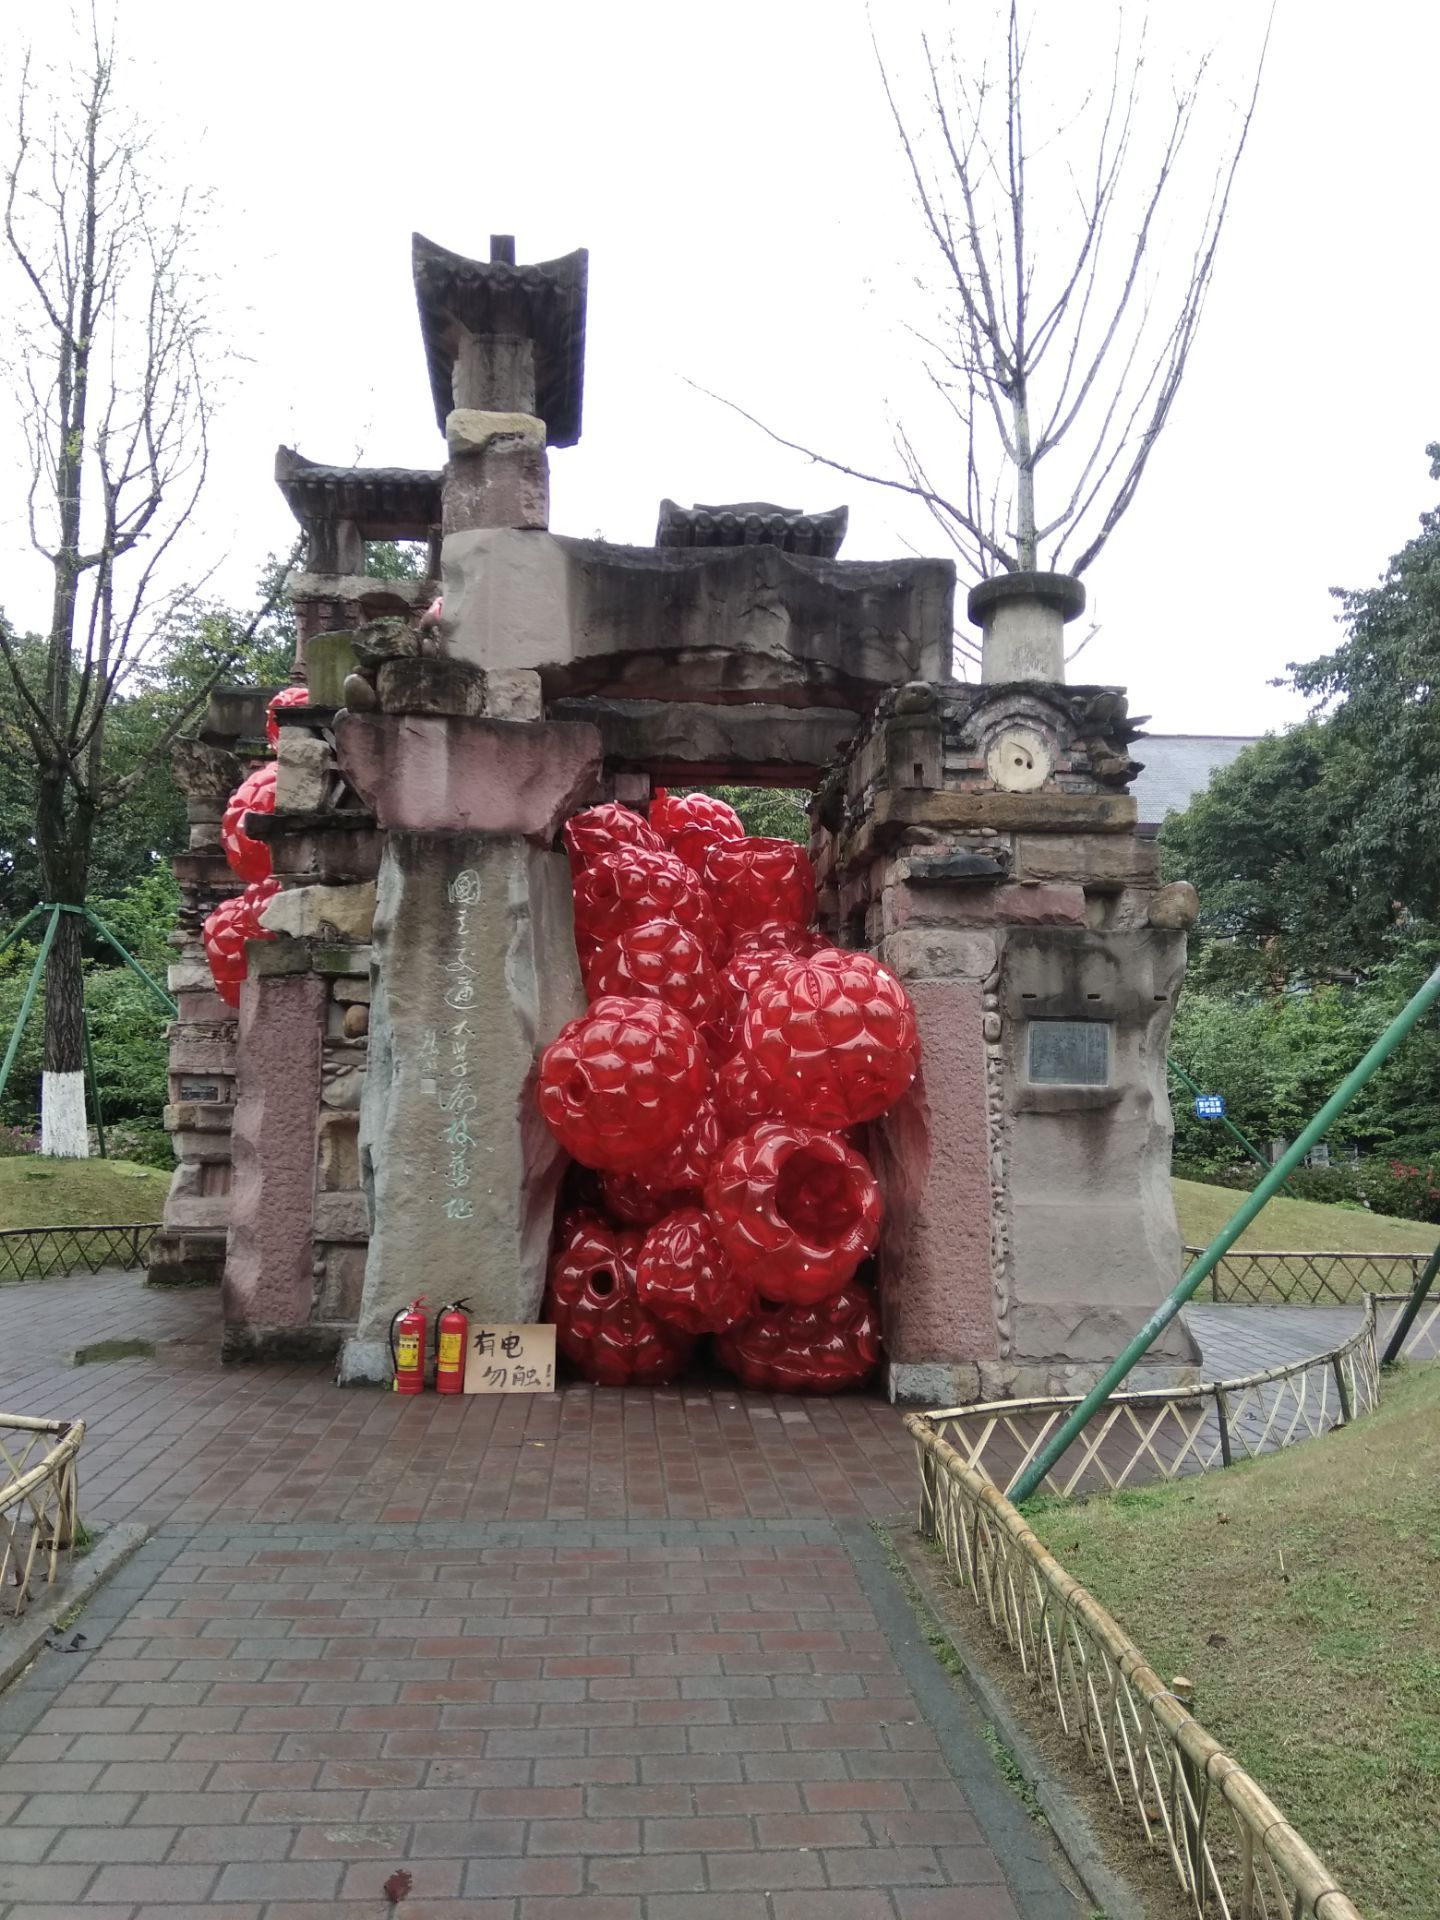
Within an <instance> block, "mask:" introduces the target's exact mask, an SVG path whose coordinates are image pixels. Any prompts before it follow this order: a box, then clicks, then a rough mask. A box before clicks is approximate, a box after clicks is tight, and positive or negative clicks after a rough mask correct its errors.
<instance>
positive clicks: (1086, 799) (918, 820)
mask: <svg viewBox="0 0 1440 1920" xmlns="http://www.w3.org/2000/svg"><path fill="white" fill-rule="evenodd" d="M1135 821H1136V808H1135V801H1134V799H1133V797H1132V796H1131V795H1130V794H1128V793H1000V792H992V793H951V792H938V793H937V792H934V791H932V790H930V789H927V788H915V787H912V788H904V789H901V790H900V791H898V792H893V793H882V794H879V795H877V796H876V800H875V806H874V810H873V811H872V813H871V815H870V818H869V819H868V820H866V821H865V822H864V823H863V825H861V826H860V827H858V828H857V829H856V831H855V832H854V833H853V834H851V836H850V838H849V839H848V840H847V841H846V843H845V844H844V846H843V847H842V849H841V854H840V865H841V866H842V867H844V866H850V865H852V864H853V863H854V862H855V861H857V860H862V859H866V858H868V857H869V856H870V855H871V854H873V853H876V852H878V851H881V850H883V849H884V848H885V847H886V846H890V845H893V844H894V843H895V842H897V841H898V840H899V838H900V836H901V835H902V834H903V833H904V831H905V829H906V828H907V827H931V828H934V829H936V830H937V831H939V832H947V831H953V832H967V831H968V832H973V831H974V830H975V829H976V828H982V827H989V828H991V829H993V830H994V831H995V832H997V833H1133V832H1134V831H1135Z"/></svg>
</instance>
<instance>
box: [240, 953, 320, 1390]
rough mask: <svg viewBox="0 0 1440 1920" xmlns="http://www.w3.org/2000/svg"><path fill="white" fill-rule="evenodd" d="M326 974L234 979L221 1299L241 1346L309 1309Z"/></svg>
mask: <svg viewBox="0 0 1440 1920" xmlns="http://www.w3.org/2000/svg"><path fill="white" fill-rule="evenodd" d="M324 1008H325V983H324V981H323V980H320V979H319V978H317V977H316V976H315V975H314V974H304V975H301V976H299V977H292V978H286V977H283V976H282V977H279V978H268V979H254V978H251V979H247V980H246V982H245V984H244V986H243V987H242V988H241V989H240V1072H239V1078H238V1081H237V1087H236V1102H235V1121H234V1125H233V1127H232V1129H231V1135H230V1141H231V1159H232V1164H233V1167H234V1182H233V1189H232V1192H231V1196H230V1235H229V1240H228V1243H227V1248H226V1258H225V1285H224V1289H223V1293H222V1301H223V1306H224V1312H225V1319H226V1322H227V1326H234V1327H237V1328H242V1329H244V1330H245V1334H246V1339H245V1341H244V1342H243V1343H241V1345H240V1346H237V1345H236V1344H235V1343H234V1342H231V1341H227V1344H226V1347H225V1349H224V1351H225V1352H226V1353H227V1354H229V1353H238V1352H239V1351H241V1349H242V1347H243V1350H244V1351H246V1352H251V1351H256V1350H258V1349H257V1347H256V1336H257V1335H258V1334H259V1333H260V1332H262V1331H264V1330H267V1329H284V1328H296V1327H303V1326H304V1325H305V1323H306V1321H307V1320H308V1319H309V1316H310V1300H311V1292H312V1287H311V1274H310V1239H311V1232H312V1227H313V1222H314V1204H315V1115H316V1110H317V1108H318V1106H319V1097H320V1046H321V1036H322V1032H323V1021H324Z"/></svg>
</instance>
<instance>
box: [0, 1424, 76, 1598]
mask: <svg viewBox="0 0 1440 1920" xmlns="http://www.w3.org/2000/svg"><path fill="white" fill-rule="evenodd" d="M84 1438H85V1422H84V1421H83V1420H30V1419H27V1418H26V1417H25V1416H24V1415H23V1414H18V1413H3V1414H0V1467H3V1472H4V1475H5V1478H4V1480H3V1481H0V1595H3V1596H4V1598H3V1600H0V1604H3V1605H5V1606H6V1607H7V1609H8V1611H9V1612H11V1613H13V1614H21V1613H23V1612H24V1611H25V1609H26V1607H27V1606H28V1605H29V1604H30V1599H31V1589H32V1587H33V1585H34V1583H35V1579H36V1573H37V1569H39V1570H40V1571H41V1572H42V1573H43V1578H44V1580H45V1583H46V1584H47V1585H53V1584H54V1580H55V1575H56V1572H57V1571H58V1569H59V1565H60V1557H61V1555H62V1554H70V1553H73V1552H74V1549H75V1540H76V1534H77V1532H78V1530H79V1526H80V1510H79V1498H80V1488H79V1474H78V1471H77V1468H76V1460H77V1457H78V1455H79V1452H80V1443H81V1441H82V1440H83V1439H84ZM12 1588H13V1590H14V1591H13V1597H12V1595H11V1589H12Z"/></svg>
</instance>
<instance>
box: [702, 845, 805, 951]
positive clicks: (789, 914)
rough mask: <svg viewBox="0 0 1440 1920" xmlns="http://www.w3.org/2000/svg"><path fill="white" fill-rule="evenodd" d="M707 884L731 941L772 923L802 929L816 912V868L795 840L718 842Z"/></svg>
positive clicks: (707, 859)
mask: <svg viewBox="0 0 1440 1920" xmlns="http://www.w3.org/2000/svg"><path fill="white" fill-rule="evenodd" d="M705 884H706V886H708V887H709V889H710V896H711V898H712V899H713V900H714V902H715V911H716V914H717V915H718V916H719V918H720V920H721V922H722V923H723V924H724V925H725V926H726V927H727V928H728V930H729V933H730V937H731V939H732V941H733V940H734V939H735V938H736V936H738V935H739V934H741V933H749V932H751V931H752V930H753V929H755V928H757V927H762V926H764V925H765V923H766V922H767V921H771V920H786V921H789V923H790V924H791V925H792V926H797V927H803V926H805V925H806V923H807V922H808V921H809V920H810V918H811V916H812V915H813V914H814V912H815V873H814V869H813V868H812V867H811V865H810V856H809V855H808V854H807V853H806V851H805V849H804V847H801V846H797V845H796V843H795V842H794V841H793V840H762V839H750V840H718V841H716V843H715V844H714V846H712V847H711V849H710V851H709V853H708V854H707V855H706V856H705Z"/></svg>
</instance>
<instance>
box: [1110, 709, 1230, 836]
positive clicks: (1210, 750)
mask: <svg viewBox="0 0 1440 1920" xmlns="http://www.w3.org/2000/svg"><path fill="white" fill-rule="evenodd" d="M1255 739H1256V736H1255V735H1254V734H1238V733H1146V734H1142V735H1141V736H1140V738H1139V739H1138V740H1137V741H1136V742H1135V743H1134V754H1135V758H1136V759H1137V760H1138V761H1139V762H1140V763H1141V766H1142V768H1143V771H1142V772H1141V773H1140V774H1139V776H1138V777H1137V778H1136V779H1135V780H1134V781H1132V782H1131V786H1130V791H1131V793H1133V794H1134V796H1135V802H1136V806H1137V808H1138V811H1139V815H1140V828H1141V831H1142V832H1143V831H1144V830H1145V829H1146V828H1147V827H1148V828H1149V829H1150V830H1151V831H1152V832H1153V831H1154V830H1155V829H1156V828H1158V827H1159V826H1160V824H1161V822H1162V821H1163V820H1164V818H1165V816H1166V814H1167V813H1183V812H1184V810H1185V808H1186V807H1188V806H1189V804H1190V802H1191V801H1192V800H1193V799H1194V797H1195V795H1196V794H1197V793H1203V792H1204V791H1205V788H1206V787H1207V786H1208V785H1209V784H1210V776H1211V774H1212V773H1214V772H1215V771H1216V770H1217V769H1218V768H1220V767H1228V766H1229V765H1230V762H1231V761H1232V760H1234V759H1235V758H1236V756H1237V755H1238V754H1240V753H1243V752H1244V750H1245V748H1246V747H1250V746H1253V745H1254V744H1255Z"/></svg>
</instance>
